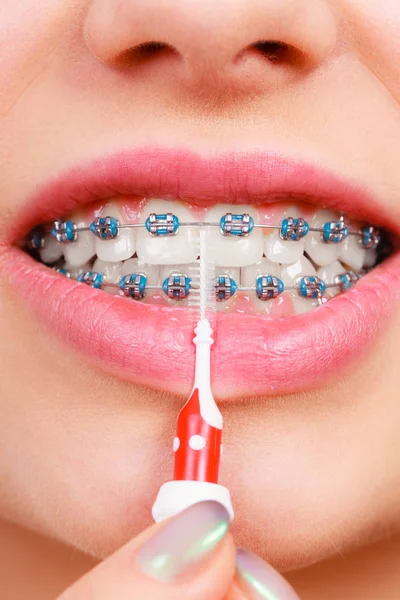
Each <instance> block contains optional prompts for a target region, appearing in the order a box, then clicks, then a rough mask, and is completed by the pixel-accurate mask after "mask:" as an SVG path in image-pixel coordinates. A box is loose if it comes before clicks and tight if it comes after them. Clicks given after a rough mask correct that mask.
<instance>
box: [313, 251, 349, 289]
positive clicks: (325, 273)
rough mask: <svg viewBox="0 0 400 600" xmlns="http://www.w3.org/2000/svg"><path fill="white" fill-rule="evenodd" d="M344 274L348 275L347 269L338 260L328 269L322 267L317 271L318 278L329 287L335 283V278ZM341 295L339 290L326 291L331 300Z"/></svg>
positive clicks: (327, 267) (328, 266)
mask: <svg viewBox="0 0 400 600" xmlns="http://www.w3.org/2000/svg"><path fill="white" fill-rule="evenodd" d="M343 273H346V269H345V268H344V266H343V265H342V264H341V263H340V262H339V261H338V260H335V262H333V263H332V264H330V265H327V266H326V267H320V268H319V269H318V270H317V275H318V277H319V278H320V279H322V281H324V282H325V283H326V284H327V285H330V284H333V283H335V277H336V276H337V275H342V274H343ZM340 293H341V292H340V289H339V288H328V289H327V290H326V295H327V296H328V297H330V298H333V296H337V295H338V294H340Z"/></svg>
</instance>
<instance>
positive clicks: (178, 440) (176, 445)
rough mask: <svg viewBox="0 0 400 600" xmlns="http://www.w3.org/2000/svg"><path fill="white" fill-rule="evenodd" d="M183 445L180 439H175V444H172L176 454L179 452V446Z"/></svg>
mask: <svg viewBox="0 0 400 600" xmlns="http://www.w3.org/2000/svg"><path fill="white" fill-rule="evenodd" d="M180 445H181V442H180V439H179V438H178V437H174V443H173V444H172V449H173V451H174V452H176V451H177V450H179V446H180Z"/></svg>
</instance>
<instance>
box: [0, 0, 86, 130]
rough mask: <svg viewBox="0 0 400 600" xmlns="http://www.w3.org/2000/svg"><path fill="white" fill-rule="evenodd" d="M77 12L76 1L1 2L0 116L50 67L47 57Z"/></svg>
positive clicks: (24, 0) (29, 0)
mask: <svg viewBox="0 0 400 600" xmlns="http://www.w3.org/2000/svg"><path fill="white" fill-rule="evenodd" d="M73 5H75V7H74V8H73ZM73 11H75V12H76V3H73V2H65V1H64V0H40V2H36V1H34V0H19V1H18V2H2V3H1V5H0V23H1V27H0V89H1V91H2V93H1V95H0V115H4V114H5V113H7V112H8V111H9V110H10V109H11V108H12V107H13V105H14V104H15V102H16V101H17V99H18V98H19V96H20V95H21V94H22V93H23V92H24V91H25V90H26V88H28V87H29V86H30V85H31V84H32V83H33V82H34V81H35V79H36V77H37V76H38V75H39V74H40V73H41V72H42V71H43V70H44V69H45V68H46V59H47V57H48V56H49V55H50V54H51V52H52V51H53V50H54V48H55V46H56V44H57V43H59V39H60V33H61V32H62V30H63V28H64V27H65V24H66V21H68V19H69V15H70V14H72V12H73ZM0 122H1V121H0Z"/></svg>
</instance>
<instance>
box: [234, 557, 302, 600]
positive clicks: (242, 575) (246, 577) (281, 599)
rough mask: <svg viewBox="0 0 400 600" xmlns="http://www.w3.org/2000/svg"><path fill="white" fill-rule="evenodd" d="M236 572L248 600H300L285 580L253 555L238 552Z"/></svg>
mask: <svg viewBox="0 0 400 600" xmlns="http://www.w3.org/2000/svg"><path fill="white" fill-rule="evenodd" d="M236 571H237V575H238V581H239V584H240V587H241V588H242V590H243V591H244V592H245V593H246V594H247V596H246V598H247V597H248V598H249V600H300V598H299V597H298V595H297V594H296V592H295V591H294V589H293V588H292V586H291V585H289V583H288V582H287V581H286V579H284V578H283V577H282V575H280V574H279V573H278V571H275V569H273V568H272V567H271V566H270V565H269V564H268V563H266V562H265V561H263V560H261V558H259V557H258V556H255V554H251V553H250V552H247V551H246V550H241V549H240V550H238V551H237V553H236Z"/></svg>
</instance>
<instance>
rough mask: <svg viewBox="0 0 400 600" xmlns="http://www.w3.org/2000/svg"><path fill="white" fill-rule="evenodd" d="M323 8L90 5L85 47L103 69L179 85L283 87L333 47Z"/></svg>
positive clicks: (332, 29) (284, 2) (142, 2)
mask: <svg viewBox="0 0 400 600" xmlns="http://www.w3.org/2000/svg"><path fill="white" fill-rule="evenodd" d="M336 36H337V24H336V20H335V16H334V14H333V13H332V11H331V9H330V8H329V6H328V3H327V1H326V0H92V2H91V5H90V7H89V11H88V13H87V17H86V22H85V38H86V44H87V46H88V48H89V49H90V51H91V52H92V53H93V54H94V55H95V56H97V58H99V59H100V60H101V61H103V62H106V63H119V62H120V61H122V62H123V63H124V64H125V65H126V64H127V63H128V64H131V65H132V66H136V67H138V66H139V65H140V64H143V63H145V62H146V64H147V65H148V66H149V67H150V64H151V65H152V66H153V67H154V65H155V64H158V65H159V66H160V65H161V64H162V65H163V69H164V72H165V69H173V71H174V73H173V74H172V75H173V77H174V78H176V81H177V82H178V81H179V79H180V78H182V77H184V78H185V79H186V84H188V83H189V84H190V83H198V81H199V79H201V80H202V81H204V80H208V81H209V82H213V85H215V84H216V82H220V83H221V82H224V81H226V80H227V79H236V80H238V81H239V82H240V83H241V84H242V85H246V82H249V81H253V83H254V82H255V81H257V82H258V85H267V86H270V85H272V84H274V83H275V84H276V83H277V81H280V82H287V81H288V80H289V79H292V78H293V77H294V76H298V75H299V73H301V72H307V71H309V70H310V69H313V68H315V67H316V66H318V65H319V64H320V63H321V62H323V61H324V59H325V58H326V57H327V56H328V55H329V54H331V53H332V51H333V49H334V47H335V45H336Z"/></svg>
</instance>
